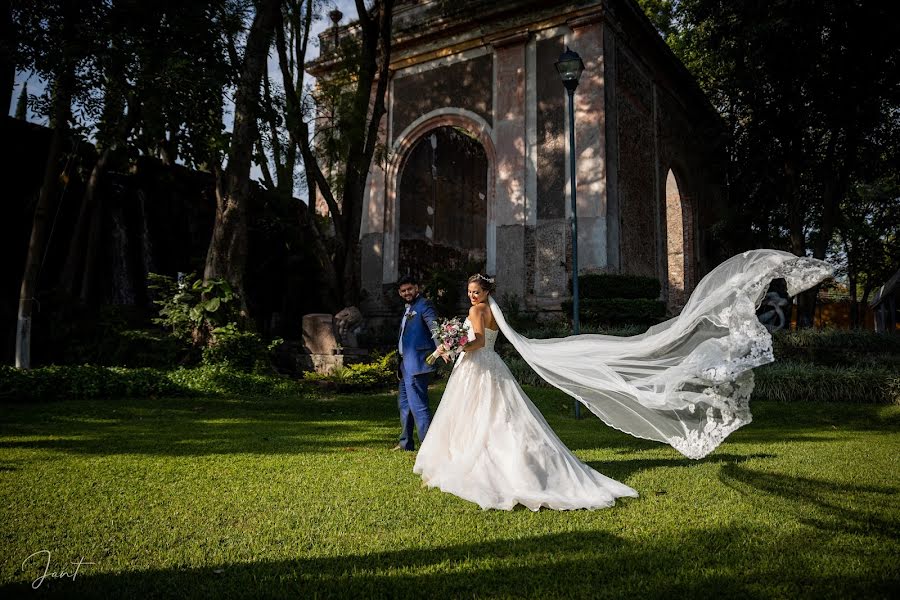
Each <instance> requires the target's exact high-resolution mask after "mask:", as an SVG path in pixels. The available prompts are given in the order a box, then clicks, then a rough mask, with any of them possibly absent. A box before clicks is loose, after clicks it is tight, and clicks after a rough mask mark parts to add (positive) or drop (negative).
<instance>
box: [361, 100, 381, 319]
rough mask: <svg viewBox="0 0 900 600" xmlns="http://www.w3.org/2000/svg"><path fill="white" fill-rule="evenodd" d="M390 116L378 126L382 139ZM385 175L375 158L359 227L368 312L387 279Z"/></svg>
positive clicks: (376, 305)
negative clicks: (385, 278) (385, 254)
mask: <svg viewBox="0 0 900 600" xmlns="http://www.w3.org/2000/svg"><path fill="white" fill-rule="evenodd" d="M387 123H388V116H387V115H385V116H383V117H382V119H381V123H380V127H379V128H378V139H379V142H380V143H382V144H384V143H386V142H387ZM385 178H386V174H385V171H384V169H383V168H382V165H381V164H379V163H378V161H377V160H373V161H372V164H371V165H370V166H369V174H368V176H367V178H366V192H365V197H364V198H363V214H362V223H361V225H360V230H359V253H360V271H361V273H360V283H361V285H362V288H363V290H365V291H366V292H367V294H366V300H364V301H363V304H364V308H365V310H366V312H367V313H371V312H372V311H373V310H377V309H379V308H381V306H380V304H381V296H382V294H381V291H382V282H383V279H384V243H385V239H384V238H385V236H384V219H385V214H384V213H385V202H384V200H385V198H384V195H385Z"/></svg>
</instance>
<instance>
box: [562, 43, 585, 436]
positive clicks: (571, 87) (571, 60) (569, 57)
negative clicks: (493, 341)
mask: <svg viewBox="0 0 900 600" xmlns="http://www.w3.org/2000/svg"><path fill="white" fill-rule="evenodd" d="M556 71H557V72H558V73H559V76H560V78H562V82H563V85H564V86H565V88H566V91H567V92H568V93H569V184H570V186H571V196H572V329H573V330H574V333H575V335H578V334H579V333H580V329H581V328H580V326H579V322H578V205H577V203H576V201H575V88H577V87H578V80H579V78H580V77H581V73H582V71H584V61H583V60H581V57H580V56H578V53H577V52H573V51H572V50H570V49H569V47H568V46H566V51H565V52H563V53H562V54H560V55H559V60H558V61H557V62H556ZM575 418H576V419H580V418H581V405H580V404H579V403H578V401H577V400H576V401H575Z"/></svg>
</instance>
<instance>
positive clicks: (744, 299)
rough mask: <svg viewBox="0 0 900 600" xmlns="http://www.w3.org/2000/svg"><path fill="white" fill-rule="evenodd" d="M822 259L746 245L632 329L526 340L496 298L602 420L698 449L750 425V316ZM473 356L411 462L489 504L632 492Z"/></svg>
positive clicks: (794, 287)
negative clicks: (674, 306)
mask: <svg viewBox="0 0 900 600" xmlns="http://www.w3.org/2000/svg"><path fill="white" fill-rule="evenodd" d="M831 272H832V269H831V267H830V266H829V265H827V264H826V263H824V262H823V261H820V260H816V259H812V258H806V257H797V256H794V255H793V254H790V253H788V252H782V251H779V250H750V251H747V252H744V253H742V254H739V255H737V256H734V257H732V258H730V259H728V260H726V261H725V262H723V263H722V264H720V265H719V266H717V267H716V268H715V269H713V270H712V271H711V272H710V273H709V274H708V275H706V276H705V277H704V278H703V279H702V280H701V281H700V282H699V283H698V284H697V287H696V288H695V289H694V291H693V293H692V294H691V297H690V298H689V299H688V301H687V303H686V304H685V306H684V308H683V309H682V310H681V313H680V314H679V315H678V316H677V317H675V318H672V319H670V320H668V321H666V322H664V323H660V324H659V325H654V326H653V327H651V328H650V329H648V330H647V331H646V332H645V333H642V334H639V335H635V336H631V337H626V338H622V337H613V336H606V335H576V336H570V337H566V338H558V339H542V340H532V339H528V338H526V337H523V336H521V335H519V334H518V333H516V331H515V330H513V329H512V327H510V326H509V324H507V322H506V319H505V318H504V317H503V313H502V311H501V310H500V307H499V306H497V303H496V302H495V301H494V299H493V298H491V297H489V298H488V304H489V306H490V308H491V311H492V313H493V315H494V319H495V320H496V321H497V325H498V326H499V327H500V331H501V332H502V333H503V334H504V336H506V339H507V340H509V342H510V344H511V345H512V346H513V347H514V348H515V349H516V351H518V353H519V354H520V355H521V356H522V358H523V359H525V361H526V362H527V363H528V364H529V365H530V366H531V368H532V369H534V370H535V372H537V373H538V374H539V375H540V376H541V377H542V378H544V379H545V380H546V381H547V382H548V383H550V384H551V385H553V386H554V387H557V388H559V389H560V390H562V391H564V392H565V393H567V394H569V395H570V396H572V397H574V398H576V399H577V400H578V401H579V402H581V403H582V404H584V405H585V406H586V407H587V408H588V409H589V410H590V411H591V412H593V413H594V414H595V415H597V416H598V417H599V418H600V419H601V420H602V421H603V422H604V423H606V424H607V425H609V426H610V427H614V428H615V429H618V430H620V431H623V432H625V433H628V434H631V435H633V436H635V437H639V438H644V439H649V440H657V441H660V442H664V443H667V444H669V445H670V446H672V447H673V448H674V449H676V450H677V451H678V452H680V453H681V454H683V455H684V456H687V457H689V458H693V459H699V458H703V457H704V456H706V455H707V454H709V453H710V452H712V451H713V450H715V448H716V447H718V446H719V444H721V443H722V442H723V441H724V440H725V438H726V437H727V436H728V435H730V434H731V433H732V432H734V431H735V430H737V429H738V428H740V427H743V426H744V425H747V424H748V423H750V422H751V420H752V417H751V414H750V395H751V392H752V391H753V369H754V368H755V367H758V366H760V365H764V364H766V363H769V362H772V361H773V360H774V355H773V353H772V337H771V335H770V334H769V332H768V331H767V330H766V328H765V327H763V326H762V324H760V322H759V320H758V319H757V317H756V309H757V307H758V306H759V303H760V301H761V300H762V298H763V297H764V296H765V294H766V291H767V289H768V287H769V284H770V282H771V281H772V280H773V279H776V278H782V279H784V280H785V282H786V284H787V290H788V294H789V295H791V296H795V295H796V294H798V293H799V292H801V291H803V290H806V289H808V288H810V287H813V286H814V285H816V284H818V283H820V282H821V281H822V280H824V279H825V278H827V277H829V276H830V275H831ZM497 334H498V332H496V331H491V330H487V331H486V332H485V338H486V340H485V342H486V345H485V347H484V348H482V349H479V350H475V351H473V352H470V353H465V354H463V355H461V356H460V357H459V359H458V360H457V362H456V364H455V365H454V368H453V373H452V375H451V376H450V380H449V381H448V382H447V388H446V391H445V392H444V397H443V398H442V400H441V404H440V406H439V407H438V410H437V412H436V413H435V416H434V419H433V421H432V424H431V427H430V428H429V430H428V435H426V436H425V441H424V442H423V443H422V445H421V447H420V449H419V455H418V457H417V458H416V464H415V467H414V469H413V470H414V471H415V472H416V473H418V474H420V475H421V476H422V480H423V481H424V482H425V484H426V485H429V486H432V487H439V488H440V489H442V490H443V491H445V492H449V493H452V494H455V495H457V496H459V497H461V498H465V499H466V500H471V501H472V502H475V503H477V504H478V505H479V506H481V507H482V508H501V509H507V510H509V509H512V508H513V507H514V506H515V505H516V504H523V505H525V506H526V507H528V508H530V509H532V510H537V509H539V508H540V507H541V506H545V507H547V508H553V509H575V508H601V507H607V506H611V505H612V504H613V503H614V501H615V499H616V498H619V497H622V496H632V497H633V496H637V492H635V491H634V490H633V489H631V488H629V487H628V486H626V485H623V484H621V483H619V482H617V481H614V480H612V479H609V478H608V477H604V476H603V475H601V474H600V473H598V472H596V471H594V470H593V469H591V468H590V467H588V466H587V465H585V464H584V463H582V462H581V461H579V460H578V459H577V458H575V456H573V455H572V453H571V452H570V451H569V450H568V448H566V447H565V445H564V444H563V443H562V442H561V441H560V440H559V438H558V437H557V436H556V434H555V433H554V432H553V431H552V430H551V429H550V427H549V426H548V425H547V422H546V421H545V420H544V418H543V417H542V416H541V414H540V413H539V412H538V410H537V409H536V408H535V406H534V404H532V403H531V401H530V400H529V399H528V398H527V397H526V396H525V393H524V392H523V391H522V389H521V387H519V385H518V383H516V381H515V379H514V378H513V376H512V374H511V373H510V371H509V369H508V368H507V366H506V365H505V364H504V362H503V361H502V360H501V359H500V357H499V356H498V355H497V353H496V352H494V350H493V348H494V343H495V341H496V339H497Z"/></svg>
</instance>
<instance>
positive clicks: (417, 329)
mask: <svg viewBox="0 0 900 600" xmlns="http://www.w3.org/2000/svg"><path fill="white" fill-rule="evenodd" d="M399 285H400V289H399V290H398V291H399V292H400V297H401V298H403V301H404V302H406V310H405V311H404V313H403V320H402V321H401V322H400V340H399V341H398V343H397V347H398V349H399V351H400V357H399V363H400V372H399V377H400V395H399V398H398V405H399V407H400V427H401V433H400V442H399V443H398V444H397V445H396V446H395V447H394V450H415V449H416V445H415V441H414V440H413V424H415V427H416V429H418V430H419V441H420V442H421V441H422V440H424V439H425V434H426V433H428V426H429V425H431V411H430V410H429V408H428V383H429V381H431V373H432V372H433V371H434V367H433V366H431V365H428V364H427V363H426V362H425V359H426V358H427V357H428V355H429V354H431V353H432V352H434V350H435V348H436V347H437V346H436V343H435V341H434V340H433V339H432V337H431V328H432V326H433V325H434V323H435V321H436V320H437V314H436V313H435V310H434V306H433V305H432V304H431V302H429V301H428V300H427V299H425V298H424V297H423V296H422V295H421V294H420V293H419V281H418V280H417V279H416V278H415V277H413V276H412V275H404V276H403V277H401V278H400V281H399Z"/></svg>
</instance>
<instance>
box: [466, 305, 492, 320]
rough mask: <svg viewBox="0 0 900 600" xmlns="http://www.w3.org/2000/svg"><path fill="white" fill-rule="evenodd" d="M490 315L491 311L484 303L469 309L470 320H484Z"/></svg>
mask: <svg viewBox="0 0 900 600" xmlns="http://www.w3.org/2000/svg"><path fill="white" fill-rule="evenodd" d="M490 314H491V309H490V307H489V306H488V305H487V304H486V303H484V302H482V303H479V304H473V305H472V307H471V308H469V318H472V317H481V318H484V317H487V316H488V315H490Z"/></svg>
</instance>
